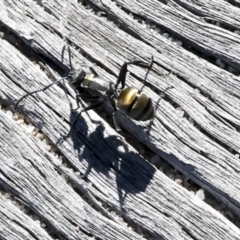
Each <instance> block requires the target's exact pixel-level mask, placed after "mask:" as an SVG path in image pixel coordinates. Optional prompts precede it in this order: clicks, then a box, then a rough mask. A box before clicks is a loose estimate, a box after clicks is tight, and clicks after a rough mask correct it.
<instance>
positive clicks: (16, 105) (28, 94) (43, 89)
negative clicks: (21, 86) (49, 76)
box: [14, 77, 67, 109]
mask: <svg viewBox="0 0 240 240" xmlns="http://www.w3.org/2000/svg"><path fill="white" fill-rule="evenodd" d="M66 78H67V77H64V78H61V79H59V80H56V81H54V82H52V83H50V84H49V85H47V86H45V87H44V88H42V89H39V90H36V91H33V92H30V93H27V94H26V95H24V96H23V97H21V98H20V99H19V100H18V101H17V103H16V104H15V106H14V109H17V107H18V104H19V103H20V102H21V101H22V100H23V99H24V98H26V97H28V96H31V95H33V94H34V93H37V92H41V91H45V90H46V89H48V88H50V87H51V86H52V85H54V84H57V83H59V82H60V81H62V80H64V79H66Z"/></svg>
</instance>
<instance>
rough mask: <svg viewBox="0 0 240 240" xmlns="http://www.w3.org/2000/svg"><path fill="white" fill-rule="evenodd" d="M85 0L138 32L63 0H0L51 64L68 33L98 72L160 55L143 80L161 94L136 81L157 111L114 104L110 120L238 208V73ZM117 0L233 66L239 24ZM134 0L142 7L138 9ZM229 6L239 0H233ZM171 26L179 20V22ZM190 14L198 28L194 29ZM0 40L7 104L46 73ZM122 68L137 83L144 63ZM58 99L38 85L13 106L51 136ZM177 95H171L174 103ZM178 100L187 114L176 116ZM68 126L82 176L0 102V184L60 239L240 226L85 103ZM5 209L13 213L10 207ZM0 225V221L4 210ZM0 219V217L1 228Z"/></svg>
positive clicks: (0, 11)
mask: <svg viewBox="0 0 240 240" xmlns="http://www.w3.org/2000/svg"><path fill="white" fill-rule="evenodd" d="M89 2H93V3H96V4H97V6H98V7H99V8H102V10H104V11H108V14H110V16H112V17H113V19H115V20H116V21H119V23H120V24H122V26H123V28H124V29H128V30H129V31H130V32H131V33H132V34H133V35H134V36H138V37H139V38H140V40H138V39H137V38H134V37H132V36H131V35H130V34H128V33H126V32H125V31H122V30H120V29H119V28H117V27H116V26H115V25H114V24H113V23H112V22H110V21H108V20H107V19H106V18H104V17H98V16H96V15H94V14H92V13H91V12H90V11H87V10H86V9H85V8H84V7H83V6H81V5H80V4H77V3H74V2H71V1H66V2H65V1H45V2H41V7H40V5H37V3H36V2H34V1H26V2H25V3H24V4H23V3H21V2H20V1H5V0H4V1H1V2H0V20H1V22H2V23H3V24H4V25H5V26H6V27H7V28H10V29H11V30H12V31H14V32H15V33H16V34H17V35H18V36H19V37H20V38H21V39H22V40H24V42H25V43H26V44H27V45H29V46H30V47H31V49H33V50H34V51H36V52H37V53H41V54H43V55H44V56H46V57H47V58H48V59H49V60H51V61H52V62H54V63H56V64H57V65H58V66H59V67H60V68H62V69H66V66H63V65H62V64H61V53H62V48H63V46H64V45H65V44H66V39H67V40H68V41H70V42H71V43H73V44H74V45H75V46H76V47H78V48H80V49H81V51H82V52H85V53H87V54H88V55H89V56H90V57H91V58H92V59H94V60H95V61H96V62H98V63H100V65H101V66H102V68H100V67H96V69H97V71H98V72H99V74H100V76H101V77H104V78H106V79H107V80H114V79H115V77H116V73H118V72H119V68H120V66H121V64H122V63H123V62H124V61H126V60H127V59H132V58H133V57H135V58H139V59H145V60H146V59H148V58H149V56H151V55H153V56H154V59H155V61H156V62H157V63H158V64H159V65H155V66H154V71H151V72H150V74H149V75H148V79H147V81H148V82H149V83H150V85H151V86H153V87H154V90H155V91H156V90H158V91H159V90H164V89H166V87H168V86H173V87H174V88H173V89H171V90H169V91H168V92H167V96H168V98H167V99H161V98H160V97H159V95H158V94H156V92H155V91H152V90H151V89H149V88H147V87H145V88H144V91H145V92H147V93H148V94H149V95H151V96H152V98H153V100H154V103H155V105H156V106H157V112H156V118H155V119H154V121H153V122H151V123H150V124H149V125H147V124H140V123H136V122H134V123H133V122H132V121H131V120H129V119H127V118H126V117H125V116H123V114H121V113H119V114H118V119H119V122H120V123H121V125H122V126H123V128H124V129H126V130H128V132H130V133H132V134H133V135H135V136H136V137H137V138H138V139H140V140H141V141H142V142H144V144H145V145H147V146H148V147H149V148H150V149H151V150H153V151H154V152H156V153H157V154H159V155H160V156H161V157H163V158H164V159H165V160H166V161H168V162H169V163H170V164H172V165H173V166H174V167H176V168H177V169H179V170H180V171H182V172H183V173H185V174H186V175H188V176H189V177H190V178H191V179H193V181H195V182H196V183H198V184H199V185H200V186H202V187H203V188H205V189H207V190H208V191H209V192H211V193H212V194H213V195H214V196H216V197H217V198H218V199H220V200H221V201H223V202H224V203H226V204H227V205H228V206H229V207H230V208H232V209H233V210H234V212H235V214H237V215H240V211H239V205H240V202H239V199H240V198H239V196H240V190H239V179H240V178H239V166H240V164H239V155H237V154H236V153H239V148H240V133H239V131H238V130H237V127H239V125H240V124H239V123H240V111H239V110H240V99H239V96H240V94H239V93H240V91H239V89H240V81H239V78H238V77H236V76H234V75H233V74H231V73H229V72H227V71H224V70H223V69H220V68H218V67H217V66H214V65H212V64H210V63H209V62H207V61H205V60H203V59H200V58H199V57H197V56H195V55H194V54H192V53H190V52H188V51H186V50H184V49H181V48H179V47H178V46H177V45H174V44H173V43H170V42H168V41H166V40H165V39H164V38H163V37H162V36H160V35H158V34H156V33H152V32H151V31H150V30H149V29H148V28H143V26H142V25H141V24H139V23H137V21H135V20H134V19H133V18H132V17H130V16H129V15H127V14H126V13H125V12H124V11H122V10H121V9H120V8H118V7H117V6H116V5H114V4H113V3H112V2H110V1H108V0H102V3H103V5H101V4H99V2H96V1H89ZM176 2H177V1H176ZM219 2H221V4H224V2H223V1H219ZM117 3H118V4H120V5H122V6H123V7H124V8H126V9H128V10H129V11H130V12H133V13H139V14H143V13H144V15H145V16H147V15H146V14H149V15H148V18H150V20H152V21H156V22H157V23H159V24H161V25H163V26H165V27H166V28H171V30H172V31H173V32H175V33H177V35H179V36H180V37H182V38H187V39H188V41H189V43H190V44H192V46H194V47H196V48H198V49H199V50H201V51H203V52H205V53H207V54H209V55H210V56H211V55H212V54H213V53H214V56H215V57H219V58H221V59H222V60H225V61H226V62H228V63H229V64H230V65H232V66H237V67H239V59H240V57H239V56H240V55H239V42H240V37H239V36H238V35H236V34H234V33H231V32H229V31H227V30H224V29H221V28H219V27H217V26H212V25H211V24H209V23H206V22H205V20H203V19H201V18H199V17H197V16H195V15H194V14H191V13H187V11H186V10H184V11H183V9H181V7H180V6H178V7H176V5H174V4H175V3H174V2H173V1H169V4H168V5H164V4H161V3H160V2H157V3H156V2H155V1H151V3H149V2H143V1H131V2H130V3H126V2H125V1H117ZM39 4H40V3H39ZM154 4H158V5H157V6H158V7H157V8H156V7H154ZM155 6H156V5H155ZM43 7H44V8H43ZM144 8H147V9H148V11H143V9H144ZM154 8H155V9H154ZM44 9H45V11H44ZM139 9H140V10H139ZM156 9H157V10H156ZM235 11H238V12H240V11H239V9H237V8H235ZM225 14H227V13H225ZM224 16H226V15H224ZM163 17H164V18H163ZM176 23H177V24H176ZM177 26H182V28H181V29H180V30H179V29H177ZM184 26H185V27H184ZM196 26H197V30H198V31H199V32H198V31H197V30H196V29H195V30H194V28H195V27H196ZM184 29H185V30H184ZM187 31H188V32H187ZM54 32H55V33H54ZM200 32H201V34H199V33H200ZM223 43H224V44H223ZM225 43H226V44H225ZM0 46H1V48H0V54H1V55H0V69H1V75H0V79H1V81H0V82H1V89H0V94H1V95H0V96H1V99H4V101H5V102H7V103H8V104H13V103H14V102H15V101H16V100H17V99H19V98H20V96H22V95H23V94H24V93H25V92H30V91H32V90H35V89H38V88H41V87H42V86H43V85H45V84H46V83H49V82H50V81H51V80H50V79H48V78H47V77H46V75H45V73H44V72H43V71H42V70H41V69H39V66H38V65H34V64H33V63H32V62H31V61H29V60H28V59H27V58H26V57H25V56H24V55H23V54H22V53H20V52H19V51H18V50H16V49H15V48H14V47H13V46H11V45H10V44H8V43H7V42H6V41H5V40H1V43H0ZM73 52H74V66H77V65H81V64H82V63H85V64H87V65H88V66H91V65H92V63H91V62H90V61H89V60H88V58H85V57H83V56H82V55H81V54H80V53H78V52H77V51H73ZM160 66H163V68H162V67H160ZM104 68H105V69H106V70H107V71H108V72H106V71H105V70H104ZM165 69H168V71H172V72H173V73H174V74H170V75H169V76H164V77H160V76H159V75H160V74H162V73H166V72H168V71H166V70H165ZM130 70H131V72H132V73H133V75H131V76H129V78H128V82H127V83H128V85H133V86H135V87H138V88H139V86H141V83H140V82H139V81H138V80H137V79H136V78H135V77H134V76H137V78H138V79H143V78H144V75H145V71H144V70H142V69H139V68H136V67H131V68H130ZM110 73H111V74H110ZM112 74H113V75H112ZM178 76H179V77H181V78H179V77H178ZM206 96H208V97H206ZM69 100H70V101H71V102H72V103H73V105H74V103H75V102H74V100H73V99H72V98H71V97H69V99H68V98H67V97H66V94H65V93H64V91H63V90H62V89H61V88H59V87H57V86H53V87H52V88H51V89H49V90H48V91H47V93H39V94H37V97H35V98H32V97H29V98H28V99H26V100H24V102H23V103H22V104H23V107H20V111H21V112H22V113H24V115H26V116H28V118H29V119H30V121H31V122H33V123H34V125H36V126H38V127H39V128H41V129H42V131H43V132H44V133H45V134H46V135H47V136H48V137H49V139H50V140H51V141H52V142H53V143H54V144H56V142H57V141H58V139H59V138H60V137H61V135H64V134H66V133H67V132H68V129H69V125H70V124H69V122H72V119H73V118H74V116H75V115H74V114H73V113H71V109H70V104H69ZM176 105H177V106H180V108H178V109H177V110H176V108H175V106H176ZM181 109H182V110H181ZM183 111H184V112H185V115H187V116H189V117H190V118H191V119H193V121H194V124H193V123H191V121H189V118H186V117H182V116H181V112H182V114H183V113H184V112H183ZM179 112H180V116H179ZM89 116H90V118H89ZM63 119H64V120H65V121H63ZM76 129H77V130H78V131H79V132H77V130H76V132H74V133H73V134H72V135H71V139H69V140H67V141H66V142H64V143H63V145H62V146H61V147H60V148H59V150H60V151H61V153H62V154H63V156H64V157H65V158H66V159H67V160H68V162H69V163H70V164H71V166H72V167H73V168H74V170H75V171H77V172H81V173H82V174H84V175H85V177H87V179H88V181H89V182H90V183H88V184H86V182H85V181H84V180H83V179H78V178H77V177H76V175H75V174H74V173H73V172H72V171H70V170H69V169H67V168H66V167H64V166H62V165H61V163H58V162H57V160H56V159H55V158H54V157H53V156H51V155H50V154H48V153H47V152H46V151H45V150H44V149H43V147H42V146H41V142H38V141H37V140H36V139H34V138H32V137H31V136H29V135H28V134H26V132H25V130H23V129H22V128H20V127H19V126H17V124H16V123H15V122H14V121H10V120H7V119H6V117H5V116H4V114H1V136H0V139H1V141H0V143H1V145H2V146H3V147H2V146H1V149H3V150H4V151H1V152H0V153H1V161H2V164H1V171H0V180H1V182H0V183H1V185H2V186H4V187H5V188H7V189H9V190H10V191H12V192H13V193H14V194H15V195H16V196H17V197H19V198H20V199H21V200H22V201H24V202H25V203H26V204H27V205H28V206H29V207H30V208H31V209H33V211H34V212H36V213H37V214H38V215H39V216H41V218H43V219H44V220H45V221H46V222H47V223H49V225H50V226H51V227H52V228H53V229H54V231H55V232H57V233H58V234H59V235H60V236H61V237H63V238H64V239H83V238H87V237H89V236H94V237H97V238H100V239H124V238H128V239H138V238H139V239H140V238H148V237H152V238H154V239H160V238H163V239H239V238H240V234H239V233H240V231H239V229H238V228H237V227H235V226H234V225H233V224H232V223H230V222H229V221H228V220H226V219H225V218H224V217H223V216H221V215H220V214H219V213H217V212H216V211H215V210H213V209H211V207H209V206H207V205H206V204H205V203H203V202H202V201H201V200H199V199H197V198H196V197H194V196H192V195H191V194H190V193H188V192H187V191H186V190H184V189H183V188H181V187H179V186H178V185H176V184H175V183H173V182H172V181H170V180H169V179H167V178H166V177H165V176H164V175H163V174H162V173H160V172H159V171H157V170H156V169H155V168H153V167H152V166H151V165H150V164H148V163H146V162H145V161H144V160H143V159H142V158H140V157H139V156H138V154H137V153H136V152H135V151H134V150H133V148H132V147H131V146H129V145H128V144H127V143H126V142H125V141H124V140H123V139H121V138H120V137H119V136H118V134H116V132H115V131H114V130H113V129H112V128H111V127H109V126H108V124H106V123H105V122H104V121H103V120H102V119H101V118H100V117H99V116H98V115H97V114H95V113H94V112H93V111H91V112H90V113H89V114H83V116H82V118H81V119H80V120H79V122H78V124H77V126H76ZM205 133H207V134H205ZM214 139H215V140H216V141H214ZM3 144H4V145H3ZM103 149H104V150H103ZM10 160H11V161H10ZM9 161H10V162H9ZM16 166H18V167H16ZM56 170H57V171H56ZM59 172H61V173H62V174H64V175H66V176H67V178H68V179H69V181H70V182H72V183H74V185H75V187H76V189H78V191H80V192H81V193H82V194H84V195H85V196H87V198H88V199H89V201H90V202H91V203H92V204H93V208H91V207H90V206H89V205H88V203H86V202H85V201H84V200H83V199H82V198H81V197H80V196H79V195H77V194H76V192H74V191H73V190H72V189H71V188H70V187H69V186H68V185H67V184H66V183H65V182H64V181H63V180H62V178H61V177H60V176H59V174H58V173H59ZM8 176H9V177H8ZM31 179H37V181H36V182H34V181H32V180H31ZM23 189H26V191H23ZM19 193H21V194H19ZM97 199H98V200H97ZM102 203H104V204H106V205H107V206H108V207H109V208H110V209H111V210H113V211H116V212H117V213H118V214H120V216H123V217H124V219H125V220H126V219H128V221H129V222H130V225H131V226H132V225H133V226H135V228H134V231H133V230H132V229H131V228H127V227H124V226H125V225H124V224H123V223H121V220H120V218H118V217H116V216H113V215H112V213H111V211H109V209H104V207H103V206H101V204H102ZM95 209H97V210H98V211H99V212H100V213H101V214H100V213H99V212H97V211H96V210H95ZM19 217H21V216H20V215H19ZM107 218H110V219H111V220H108V219H107ZM0 219H1V218H0ZM7 219H8V220H11V219H12V217H11V215H10V214H9V215H7ZM1 221H2V222H4V220H2V219H1ZM29 221H30V220H29ZM3 226H7V225H6V221H5V225H3ZM76 226H78V227H76ZM136 226H139V228H140V229H142V231H143V232H144V234H145V235H144V236H143V237H142V236H141V235H139V233H138V232H136V228H137V227H136ZM2 229H3V228H2ZM2 229H1V225H0V232H1V230H2ZM18 230H19V229H18ZM25 231H26V229H25ZM23 234H24V233H23ZM2 236H4V235H2ZM35 238H37V237H35ZM13 239H14V238H13ZM16 239H17V238H16ZM19 239H22V238H20V237H19ZM39 239H41V237H39ZM42 239H44V238H43V237H42Z"/></svg>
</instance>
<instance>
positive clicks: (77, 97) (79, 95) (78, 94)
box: [72, 92, 81, 111]
mask: <svg viewBox="0 0 240 240" xmlns="http://www.w3.org/2000/svg"><path fill="white" fill-rule="evenodd" d="M80 97H81V94H80V93H79V92H78V93H77V94H76V104H77V107H76V108H74V109H72V111H76V110H78V109H79V108H80V104H79V103H80V102H81V100H80V99H81V98H80Z"/></svg>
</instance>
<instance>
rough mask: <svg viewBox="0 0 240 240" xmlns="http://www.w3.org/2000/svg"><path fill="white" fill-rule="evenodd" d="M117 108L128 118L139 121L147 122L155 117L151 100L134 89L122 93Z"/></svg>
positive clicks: (130, 88) (129, 88) (126, 89)
mask: <svg viewBox="0 0 240 240" xmlns="http://www.w3.org/2000/svg"><path fill="white" fill-rule="evenodd" d="M117 107H118V108H119V109H120V110H121V111H122V112H124V113H125V114H126V115H127V116H129V117H130V118H132V119H135V120H137V121H147V120H150V119H153V117H154V107H153V104H152V100H151V98H149V97H148V96H147V95H146V94H145V93H144V92H140V91H139V90H138V89H136V88H133V87H128V88H125V89H124V90H122V91H121V93H120V94H119V96H118V99H117Z"/></svg>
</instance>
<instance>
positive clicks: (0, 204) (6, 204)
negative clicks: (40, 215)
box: [0, 154, 52, 240]
mask: <svg viewBox="0 0 240 240" xmlns="http://www.w3.org/2000/svg"><path fill="white" fill-rule="evenodd" d="M5 160H7V159H4V156H3V155H2V154H1V163H3V162H4V161H5ZM0 224H1V225H0V236H1V239H3V240H8V239H13V240H15V239H39V240H42V239H46V240H50V239H52V238H51V237H49V235H48V234H47V233H46V231H45V230H44V229H43V228H41V227H40V225H39V224H38V223H37V221H33V220H32V219H31V218H30V217H28V215H26V214H24V213H23V212H22V211H20V210H19V208H18V207H16V206H15V205H13V204H12V203H11V201H9V200H7V199H6V198H4V197H3V196H2V195H0Z"/></svg>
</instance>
